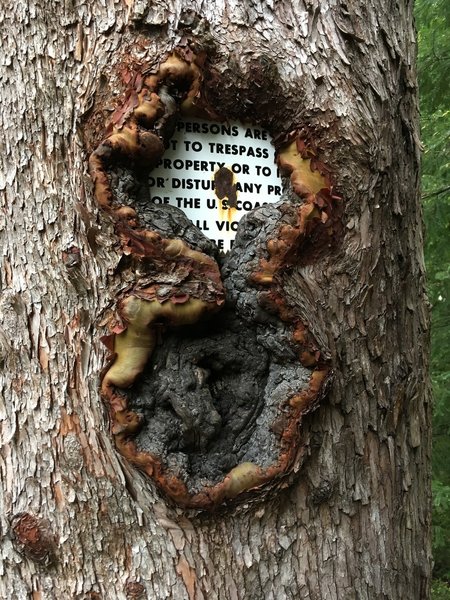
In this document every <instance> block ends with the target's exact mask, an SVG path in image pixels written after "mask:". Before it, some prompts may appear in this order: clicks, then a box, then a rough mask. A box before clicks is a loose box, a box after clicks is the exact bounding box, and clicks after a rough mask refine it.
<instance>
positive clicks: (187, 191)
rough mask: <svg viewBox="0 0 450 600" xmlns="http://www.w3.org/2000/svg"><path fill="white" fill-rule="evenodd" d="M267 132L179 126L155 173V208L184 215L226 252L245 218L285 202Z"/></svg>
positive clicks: (233, 126) (233, 125)
mask: <svg viewBox="0 0 450 600" xmlns="http://www.w3.org/2000/svg"><path fill="white" fill-rule="evenodd" d="M274 157H275V151H274V148H273V146H272V144H271V143H270V136H269V134H268V133H267V131H265V130H263V129H261V128H260V127H255V126H253V125H242V124H241V123H238V122H230V123H215V122H210V121H202V120H199V119H191V120H189V121H187V120H183V121H178V123H177V129H176V132H175V135H174V136H173V138H172V139H171V140H170V145H169V148H168V149H167V150H166V152H165V153H164V156H163V158H162V159H161V161H160V162H159V164H158V165H157V166H156V168H155V169H153V171H152V172H151V173H150V194H151V200H152V202H154V203H156V204H171V205H172V206H176V207H177V208H180V209H182V210H183V212H184V213H185V214H186V215H187V216H188V217H189V219H190V220H191V221H192V222H193V223H194V225H196V226H197V227H198V228H199V229H201V230H202V231H203V233H204V234H205V235H206V236H207V237H209V238H210V239H212V240H214V241H215V243H216V244H217V246H218V247H219V249H220V250H223V251H224V252H227V251H228V250H229V249H230V248H231V246H232V244H233V240H234V237H235V235H236V230H237V225H238V222H239V220H240V219H241V217H242V216H243V215H244V214H245V213H247V212H249V211H250V210H253V209H254V208H257V207H258V206H261V205H263V204H266V203H268V202H276V201H277V200H279V199H280V196H281V179H280V176H279V174H278V169H277V166H276V164H275V162H274Z"/></svg>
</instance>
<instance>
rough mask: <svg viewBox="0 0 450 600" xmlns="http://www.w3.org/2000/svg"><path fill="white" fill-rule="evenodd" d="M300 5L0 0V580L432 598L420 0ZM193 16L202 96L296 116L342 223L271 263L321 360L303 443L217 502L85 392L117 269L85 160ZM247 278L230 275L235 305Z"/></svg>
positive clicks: (137, 591) (274, 124)
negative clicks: (166, 472) (259, 480)
mask: <svg viewBox="0 0 450 600" xmlns="http://www.w3.org/2000/svg"><path fill="white" fill-rule="evenodd" d="M294 4H295V5H291V3H289V2H277V3H271V2H267V3H266V2H263V3H258V2H253V1H252V2H250V1H249V2H245V3H242V2H233V1H231V2H229V1H226V2H224V3H220V2H209V3H207V4H203V3H201V2H196V1H195V2H193V3H192V2H189V3H185V5H184V4H183V2H182V0H173V1H167V2H163V1H160V2H158V3H148V2H145V1H142V2H141V1H135V2H133V0H129V1H126V2H124V3H121V2H116V3H113V2H106V3H105V2H83V1H81V2H78V3H71V2H66V3H65V4H64V3H58V2H54V3H52V4H49V3H46V4H45V5H44V4H42V3H39V2H34V3H33V2H31V3H27V4H26V5H25V4H21V3H13V2H6V3H4V6H3V11H2V14H0V22H1V24H2V32H3V35H2V39H3V48H2V57H1V62H0V65H1V66H0V78H1V82H2V86H1V103H0V122H1V125H2V128H3V131H4V135H3V138H2V141H1V144H2V152H1V158H0V161H1V163H0V165H1V166H0V192H1V203H2V210H1V212H0V236H1V248H2V256H1V272H0V273H1V282H0V283H1V296H0V319H1V322H0V349H1V357H0V358H1V371H0V389H1V400H0V421H1V448H0V473H1V479H2V493H1V495H0V502H1V504H0V519H1V536H2V543H1V548H0V552H1V558H2V561H1V564H0V575H1V579H0V594H1V596H2V597H3V598H11V599H16V598H17V599H19V600H22V599H23V598H34V599H38V598H42V599H46V598H104V599H115V598H118V599H122V598H134V597H136V598H137V597H143V598H157V599H163V598H177V599H178V598H180V599H182V598H188V599H189V600H194V599H196V600H197V599H198V600H200V599H202V598H205V599H206V598H208V600H209V599H216V598H217V599H224V600H225V599H226V600H229V599H244V598H245V599H252V600H259V599H263V598H264V599H266V598H267V599H270V598H273V599H276V600H282V599H284V598H286V599H288V598H289V599H290V598H302V599H308V600H319V599H323V600H335V599H339V600H341V599H342V600H344V599H345V600H351V599H355V600H356V599H358V600H360V599H361V600H363V599H367V600H378V599H380V600H381V599H391V600H400V599H403V598H411V599H414V600H423V599H426V598H428V594H429V589H428V588H429V578H430V541H429V533H430V486H429V484H430V481H429V479H430V472H429V467H430V462H429V459H430V398H429V387H428V379H427V350H428V336H427V328H428V314H427V305H426V299H425V293H424V279H423V260H422V222H421V213H420V204H419V196H418V140H417V132H418V128H417V105H416V101H417V97H416V94H417V89H416V77H415V41H414V39H415V38H414V31H413V24H412V4H411V3H410V2H406V1H404V0H402V1H401V2H398V3H394V2H388V3H386V2H381V1H379V0H371V2H369V3H367V2H362V1H361V2H359V1H354V2H353V1H352V2H351V3H348V2H347V3H345V2H343V1H338V2H331V1H330V2H327V3H323V2H322V3H319V2H316V1H315V0H311V1H310V0H307V1H306V0H305V2H298V3H294ZM149 6H150V8H149ZM185 36H191V37H193V38H195V39H197V40H199V41H200V42H201V44H202V45H203V46H204V47H205V48H206V49H209V50H210V51H211V65H212V67H213V71H214V73H215V75H216V79H214V78H213V77H210V78H209V79H208V80H207V81H206V82H205V93H206V94H207V100H208V103H209V105H210V106H214V107H217V108H218V109H220V110H219V112H220V111H221V112H222V113H226V116H227V117H229V118H240V119H242V120H244V121H245V120H249V119H250V120H252V119H254V118H255V114H257V115H258V122H259V123H260V124H262V125H264V126H265V127H267V128H268V129H269V130H270V131H271V132H272V134H273V135H274V136H277V135H278V136H281V137H282V136H284V135H286V134H289V133H290V132H291V131H293V130H302V132H303V134H304V136H305V137H306V138H308V139H309V140H311V141H313V142H314V145H315V147H316V148H317V149H318V150H317V151H318V154H319V156H320V159H321V161H323V163H324V164H325V165H326V166H327V168H328V169H329V170H330V172H331V173H332V176H333V180H334V182H335V188H336V190H337V192H338V194H339V196H341V197H342V199H343V213H342V215H340V224H341V225H342V229H341V235H340V240H339V244H337V245H335V246H333V247H332V248H330V249H328V250H327V251H326V252H321V253H318V254H317V255H316V254H315V253H314V248H313V249H312V250H311V249H310V248H309V249H308V248H307V249H306V251H308V260H302V259H301V258H299V260H298V262H297V263H296V264H295V265H294V266H293V268H292V269H290V270H289V271H288V272H286V273H285V274H284V275H283V293H284V296H285V297H286V298H287V301H288V302H289V305H290V307H291V308H292V309H295V310H296V311H297V314H298V315H299V316H300V318H301V320H302V322H303V323H305V325H306V326H307V328H308V330H309V331H310V332H311V335H312V336H313V338H314V339H315V340H317V342H318V343H319V345H320V347H321V351H322V352H323V353H324V354H326V355H327V356H328V355H329V356H330V357H331V358H330V360H331V364H332V368H333V371H334V379H333V382H332V385H331V389H330V392H329V394H328V396H327V397H326V398H324V399H322V400H321V403H320V405H319V407H318V409H317V410H316V411H315V412H314V413H312V414H310V415H308V416H305V417H304V418H303V420H302V432H301V435H302V445H301V453H302V456H303V460H302V464H301V466H300V465H299V463H296V464H295V470H297V467H299V469H298V472H296V473H294V474H293V475H292V474H291V476H290V479H289V480H288V481H286V485H285V486H282V487H281V489H277V490H274V491H272V493H271V494H268V495H265V494H259V492H258V490H256V491H255V492H254V493H252V491H250V492H249V495H248V496H246V497H245V499H244V500H243V501H240V502H238V503H237V504H234V505H232V506H223V505H221V506H219V507H218V508H216V510H214V511H212V512H207V511H200V512H199V511H193V510H189V509H186V508H182V507H177V506H176V505H174V504H173V503H172V502H170V501H169V500H168V499H167V498H166V496H164V495H162V494H161V493H160V491H158V488H157V487H155V485H154V483H153V481H152V480H151V479H149V477H148V476H147V475H146V474H144V473H141V472H140V471H139V470H137V469H136V468H135V467H134V466H133V465H132V464H130V463H129V462H128V461H127V460H126V459H125V458H123V457H122V456H121V455H120V454H119V453H118V452H117V450H116V448H115V445H114V439H113V436H112V434H111V429H110V422H109V415H108V410H107V407H106V406H105V405H104V404H103V402H102V399H101V396H100V392H99V385H100V379H101V375H100V374H101V372H102V369H104V367H105V364H106V357H107V351H106V349H105V348H104V346H103V345H102V343H101V340H100V338H101V336H102V335H104V334H105V333H107V331H106V324H107V322H108V320H109V319H110V316H111V314H112V312H113V310H114V307H115V304H116V299H117V298H118V297H119V296H120V294H121V293H122V292H123V290H124V289H125V288H126V287H127V286H129V285H130V279H129V277H131V275H129V274H127V272H126V271H120V269H119V270H118V267H119V265H121V264H122V263H121V262H120V261H121V258H122V249H121V247H120V245H119V244H118V241H117V236H116V234H115V232H114V226H113V222H112V220H111V219H110V218H109V217H108V216H107V215H105V213H104V212H103V211H102V210H100V208H99V207H98V205H97V203H96V201H95V198H94V193H93V186H92V181H91V179H90V177H89V175H88V169H87V161H88V157H89V153H90V152H92V150H94V149H95V147H96V146H97V144H98V143H99V142H100V141H101V140H100V139H99V131H101V129H102V128H103V127H104V126H105V125H106V123H107V121H108V117H109V116H110V114H111V113H112V111H113V110H114V109H116V108H117V107H118V106H119V105H120V102H121V101H123V94H124V91H125V85H124V83H123V81H122V80H121V75H120V74H121V73H123V70H124V68H125V67H126V66H129V65H131V64H138V65H139V64H143V63H145V64H149V63H150V64H151V66H155V67H157V65H158V64H159V63H160V62H161V61H162V60H163V59H164V57H165V56H167V54H168V53H170V52H171V51H172V50H173V48H175V47H176V46H177V45H179V44H180V43H182V42H183V39H184V38H185ZM237 89H238V90H240V94H236V90H237ZM121 99H122V100H121ZM101 107H103V108H101ZM255 107H256V108H255ZM288 193H289V192H288ZM274 210H275V209H274ZM258 214H259V213H258ZM261 214H262V215H263V216H264V212H263V213H261ZM267 222H268V223H270V216H268V221H267ZM242 227H243V228H245V224H243V226H242ZM192 235H193V238H192V239H191V243H192V244H195V243H196V242H195V240H196V239H197V238H196V237H195V234H192ZM313 241H314V240H313ZM207 246H208V245H207V244H206V246H205V247H204V249H206V250H207ZM229 260H230V264H231V267H233V262H232V260H231V259H229ZM231 270H233V268H231ZM225 271H226V269H225ZM225 271H224V272H225ZM127 278H128V279H127ZM239 286H240V283H239V281H238V282H237V283H236V287H235V289H234V288H233V287H231V288H228V290H227V291H228V293H229V294H231V295H233V294H237V296H238V298H241V299H242V298H243V300H242V302H243V303H245V294H243V293H240V292H242V289H241V288H240V287H239ZM236 290H238V292H239V293H237V292H236ZM244 292H245V289H244ZM224 318H225V317H224ZM230 319H231V317H230ZM224 335H225V334H224ZM227 335H228V334H227ZM230 335H231V334H230ZM261 335H263V334H261ZM260 337H261V336H260ZM275 337H276V336H275ZM249 338H250V334H249ZM283 339H284V338H283V336H282V335H281V336H280V339H279V340H278V339H276V341H280V340H281V342H280V343H283ZM179 343H180V342H179V341H177V340H175V341H170V340H169V341H168V343H167V345H166V346H165V348H163V349H162V350H161V353H164V352H165V353H166V354H161V355H159V358H158V357H157V360H161V361H162V362H164V364H170V363H168V360H169V359H168V358H167V356H169V357H170V356H171V352H172V353H173V351H175V352H179V348H180V346H179ZM181 343H183V344H185V345H186V348H188V347H189V340H187V341H186V340H185V341H183V342H181ZM230 343H231V344H232V343H233V342H230ZM269 343H270V342H268V344H269ZM263 345H264V344H263ZM173 348H175V350H173ZM185 353H186V354H188V353H189V350H188V349H187V350H186V352H185ZM248 360H249V361H250V362H251V356H250V353H249V359H248ZM293 368H294V367H293ZM295 368H297V369H299V371H298V373H297V376H298V379H301V373H300V367H295ZM152 385H156V386H157V382H156V383H155V382H153V383H152Z"/></svg>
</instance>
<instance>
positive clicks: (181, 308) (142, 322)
mask: <svg viewBox="0 0 450 600" xmlns="http://www.w3.org/2000/svg"><path fill="white" fill-rule="evenodd" d="M208 307H209V306H208V303H207V302H204V301H203V300H199V299H197V298H190V299H189V300H188V301H187V302H185V303H183V304H173V303H172V302H170V301H167V302H164V303H163V304H160V303H159V302H158V301H157V300H151V301H148V300H141V299H139V298H136V297H135V296H129V297H128V298H126V299H125V301H124V309H123V317H124V318H125V320H126V321H127V323H128V326H127V329H126V330H125V331H123V332H122V333H120V334H119V335H116V337H115V339H114V352H115V353H116V355H117V356H116V359H115V361H114V363H113V365H112V366H111V368H110V369H109V371H108V372H107V373H106V375H105V377H104V379H103V384H102V389H103V390H104V391H105V390H106V388H107V387H109V386H111V385H115V386H117V387H121V388H125V387H129V386H130V385H132V384H133V382H134V380H135V379H136V377H137V376H138V375H139V374H140V373H141V372H142V370H143V369H144V367H145V364H146V363H147V361H148V359H149V357H150V355H151V353H152V351H153V349H154V347H155V344H156V336H155V332H154V331H153V329H152V328H151V325H152V324H153V323H154V322H155V321H156V320H158V319H166V320H167V321H168V322H169V323H170V324H171V325H191V324H193V323H195V322H196V321H198V319H199V318H200V316H201V314H202V313H203V312H205V311H206V310H207V308H208Z"/></svg>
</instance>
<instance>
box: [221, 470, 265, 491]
mask: <svg viewBox="0 0 450 600" xmlns="http://www.w3.org/2000/svg"><path fill="white" fill-rule="evenodd" d="M261 479H262V477H261V469H260V467H258V465H255V464H254V463H251V462H244V463H241V464H240V465H238V466H237V467H234V469H231V471H230V472H229V473H228V475H227V476H226V478H225V481H226V482H227V486H226V492H225V497H226V498H234V497H235V496H237V495H238V494H240V493H241V492H243V491H245V490H248V489H250V488H252V487H255V486H256V485H258V484H260V483H261V482H262V481H261Z"/></svg>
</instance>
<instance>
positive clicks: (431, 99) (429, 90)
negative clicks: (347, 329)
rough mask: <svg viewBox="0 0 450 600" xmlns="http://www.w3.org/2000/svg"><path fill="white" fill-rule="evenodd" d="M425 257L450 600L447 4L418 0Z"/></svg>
mask: <svg viewBox="0 0 450 600" xmlns="http://www.w3.org/2000/svg"><path fill="white" fill-rule="evenodd" d="M416 25H417V30H418V41H419V63H418V64H419V85H420V104H421V126H422V143H423V146H424V152H423V156H422V198H423V208H424V216H425V227H426V243H425V260H426V265H427V272H428V293H429V298H430V302H431V305H432V330H431V339H432V342H431V343H432V352H431V370H432V381H433V393H434V417H433V557H434V572H433V573H434V577H435V581H434V584H433V592H432V597H433V600H450V435H449V434H450V327H449V324H450V235H449V234H450V172H449V166H450V164H449V163H450V156H449V146H450V143H449V134H450V107H449V101H448V98H449V96H448V91H449V88H450V27H449V26H450V2H449V1H448V0H416Z"/></svg>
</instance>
